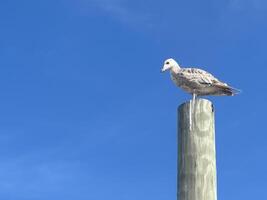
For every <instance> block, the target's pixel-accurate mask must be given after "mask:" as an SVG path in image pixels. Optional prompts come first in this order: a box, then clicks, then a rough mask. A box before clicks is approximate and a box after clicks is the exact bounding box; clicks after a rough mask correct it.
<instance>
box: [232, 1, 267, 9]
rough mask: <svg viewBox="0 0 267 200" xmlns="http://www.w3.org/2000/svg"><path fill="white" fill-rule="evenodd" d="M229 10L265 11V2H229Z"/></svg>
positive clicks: (266, 6)
mask: <svg viewBox="0 0 267 200" xmlns="http://www.w3.org/2000/svg"><path fill="white" fill-rule="evenodd" d="M229 6H230V8H232V9H234V10H266V9H267V2H266V1H265V0H230V1H229Z"/></svg>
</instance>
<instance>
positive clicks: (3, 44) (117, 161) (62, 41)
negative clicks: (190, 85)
mask: <svg viewBox="0 0 267 200" xmlns="http://www.w3.org/2000/svg"><path fill="white" fill-rule="evenodd" d="M266 17H267V3H266V1H264V0H225V1H212V0H203V1H198V0H187V1H174V0H166V1H154V0H147V1H141V0H135V1H130V0H54V1H52V0H47V1H33V0H28V1H18V0H13V1H12V0H11V1H5V0H2V1H0V30H1V31H0V91H1V92H0V113H1V114H0V199H1V200H24V199H25V200H47V199H49V200H58V199H65V200H72V199H77V200H88V199H89V200H104V199H107V198H108V199H111V200H113V199H114V200H120V199H121V200H136V199H138V200H144V199H154V200H166V199H176V156H177V152H176V149H177V147H176V108H177V107H178V105H180V104H181V103H183V102H184V101H187V100H188V99H190V98H191V97H190V96H189V95H187V94H185V93H184V92H182V91H181V90H179V89H177V88H176V87H175V86H174V85H173V84H172V83H171V81H170V78H169V75H168V74H161V73H159V70H160V68H161V66H162V64H163V61H164V60H165V59H166V58H168V57H173V58H175V59H176V60H177V61H178V62H179V63H180V65H182V66H197V67H201V68H203V69H206V70H208V71H210V72H212V73H213V74H215V75H216V76H218V77H219V78H220V79H222V80H224V81H227V82H228V83H230V84H231V85H233V86H234V87H237V88H240V89H242V93H241V94H240V95H239V96H236V97H216V98H213V97H211V98H209V99H210V100H212V101H213V103H214V105H215V109H216V140H217V141H216V142H217V144H216V145H217V168H218V197H219V199H227V200H236V199H243V200H250V199H266V198H267V192H266V187H267V183H266V181H265V180H266V178H267V173H266V172H265V171H266V168H267V160H266V154H267V145H266V144H267V143H266V139H267V137H266V127H265V123H266V114H265V113H266V112H267V107H266V105H265V103H266V102H267V95H266V89H267V79H266V75H265V74H266V73H267V69H266V63H267V57H266V46H267V37H266V31H267V23H266Z"/></svg>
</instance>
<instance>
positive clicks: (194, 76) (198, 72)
mask: <svg viewBox="0 0 267 200" xmlns="http://www.w3.org/2000/svg"><path fill="white" fill-rule="evenodd" d="M177 75H178V76H179V77H180V78H183V79H186V80H187V81H192V82H196V83H199V84H203V85H224V86H227V84H225V83H223V82H221V81H219V80H218V79H217V78H215V77H214V76H213V75H212V74H210V73H208V72H206V71H204V70H202V69H198V68H182V69H181V70H180V71H179V72H178V73H177Z"/></svg>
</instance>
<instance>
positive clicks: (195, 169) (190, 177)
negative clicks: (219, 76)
mask: <svg viewBox="0 0 267 200" xmlns="http://www.w3.org/2000/svg"><path fill="white" fill-rule="evenodd" d="M190 103H191V109H192V106H193V102H192V101H190V102H186V103H184V104H182V105H181V106H179V108H178V200H217V180H216V179H217V178H216V155H215V130H214V109H213V105H212V103H211V102H210V101H208V100H206V99H197V100H196V101H195V104H194V106H193V108H194V109H193V112H192V111H191V109H190ZM191 113H192V115H191V122H192V123H193V124H191V126H190V114H191Z"/></svg>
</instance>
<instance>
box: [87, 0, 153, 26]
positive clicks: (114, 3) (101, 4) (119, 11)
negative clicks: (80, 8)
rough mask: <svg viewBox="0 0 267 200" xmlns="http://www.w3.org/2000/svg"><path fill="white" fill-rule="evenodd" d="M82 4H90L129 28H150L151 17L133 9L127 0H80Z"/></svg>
mask: <svg viewBox="0 0 267 200" xmlns="http://www.w3.org/2000/svg"><path fill="white" fill-rule="evenodd" d="M82 2H83V3H86V4H87V5H88V3H89V4H90V7H92V5H93V6H94V7H95V8H97V9H98V11H99V12H103V13H105V14H108V15H109V16H110V17H112V18H114V19H115V20H117V21H119V22H121V23H124V24H127V25H130V26H134V27H137V26H142V28H144V27H150V26H151V24H152V23H151V18H152V17H151V15H150V14H148V13H145V12H143V11H141V10H137V9H133V8H132V7H131V6H129V1H127V0H82Z"/></svg>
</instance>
